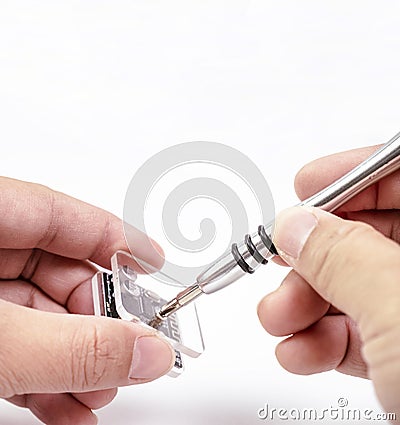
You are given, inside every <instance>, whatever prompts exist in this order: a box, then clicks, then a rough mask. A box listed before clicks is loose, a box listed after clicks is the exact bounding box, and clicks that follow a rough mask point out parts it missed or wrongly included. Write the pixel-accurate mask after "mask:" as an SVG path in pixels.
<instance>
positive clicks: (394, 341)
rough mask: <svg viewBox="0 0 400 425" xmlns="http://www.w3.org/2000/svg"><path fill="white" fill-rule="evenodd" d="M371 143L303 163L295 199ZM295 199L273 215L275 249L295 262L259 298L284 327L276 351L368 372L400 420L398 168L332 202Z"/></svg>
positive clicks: (296, 369)
mask: <svg viewBox="0 0 400 425" xmlns="http://www.w3.org/2000/svg"><path fill="white" fill-rule="evenodd" d="M376 149H377V147H368V148H363V149H356V150H352V151H348V152H343V153H339V154H335V155H331V156H328V157H324V158H321V159H318V160H316V161H314V162H312V163H310V164H308V165H307V166H305V167H304V168H303V169H302V170H300V172H299V173H298V175H297V176H296V179H295V188H296V192H297V194H298V196H299V197H300V199H305V198H307V197H308V196H310V195H312V194H314V193H316V192H317V191H319V190H320V189H322V188H323V187H325V186H327V185H328V184H330V183H331V182H332V181H334V180H335V179H337V178H338V177H340V176H342V175H343V174H345V173H346V172H347V171H349V170H350V169H351V168H353V167H354V166H355V165H357V164H359V163H360V162H361V161H362V160H364V159H365V158H366V157H367V156H369V155H370V154H371V153H372V152H373V151H375V150H376ZM335 214H336V215H333V214H329V213H326V212H324V211H321V210H319V209H316V208H306V207H294V208H290V209H288V210H285V211H283V212H282V213H281V214H279V215H278V217H277V219H276V225H275V231H274V236H273V241H274V244H275V245H276V247H277V249H278V252H279V255H280V258H281V259H283V260H284V261H285V262H286V263H287V264H288V265H290V266H291V267H292V268H293V270H292V271H290V272H289V274H288V275H287V277H286V278H285V279H284V281H283V282H282V285H281V286H280V287H279V288H278V289H277V290H276V291H275V292H273V293H271V294H269V295H267V296H266V297H265V298H263V299H262V300H261V302H260V303H259V306H258V315H259V318H260V321H261V323H262V325H263V327H264V328H265V329H266V330H267V331H268V332H269V333H270V334H272V335H276V336H289V335H290V336H289V337H288V338H287V339H285V340H283V341H282V342H280V343H279V344H278V346H277V349H276V356H277V358H278V360H279V362H280V364H281V365H282V366H283V367H284V368H285V369H287V370H289V371H290V372H293V373H297V374H303V375H307V374H313V373H318V372H323V371H327V370H331V369H336V370H338V371H339V372H342V373H346V374H350V375H354V376H360V377H364V378H370V379H371V380H372V381H373V384H374V387H375V391H376V394H377V396H378V398H379V400H380V402H381V404H382V406H383V408H384V409H385V410H386V411H387V412H393V413H395V414H396V416H397V418H398V419H397V420H398V421H399V420H400V344H399V343H398V341H399V340H400V246H399V242H400V172H399V171H397V172H395V173H393V174H391V175H390V176H388V177H386V178H384V179H382V180H381V181H379V182H378V183H377V184H375V185H373V186H371V187H369V188H368V189H366V190H364V191H363V192H361V193H360V194H359V195H357V196H356V197H355V198H353V199H351V200H350V201H348V202H347V203H346V204H344V205H343V206H342V207H340V209H338V210H337V211H336V212H335Z"/></svg>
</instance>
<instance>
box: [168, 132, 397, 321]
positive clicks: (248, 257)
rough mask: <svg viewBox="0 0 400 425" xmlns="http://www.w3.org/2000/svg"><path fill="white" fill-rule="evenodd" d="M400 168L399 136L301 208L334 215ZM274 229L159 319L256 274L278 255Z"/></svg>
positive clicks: (230, 255) (204, 276) (226, 258)
mask: <svg viewBox="0 0 400 425" xmlns="http://www.w3.org/2000/svg"><path fill="white" fill-rule="evenodd" d="M399 168H400V133H398V134H396V136H394V137H393V138H392V139H391V140H389V142H387V143H386V144H385V145H383V146H382V148H380V149H379V150H377V151H376V152H375V153H373V154H372V155H371V156H370V157H368V158H367V159H366V160H365V161H364V162H362V163H361V164H360V165H358V166H357V167H355V168H353V169H352V170H351V171H349V172H348V173H347V174H345V175H344V176H343V177H341V178H339V179H338V180H336V181H335V182H333V183H332V184H331V185H329V186H327V187H326V188H325V189H323V190H321V191H320V192H318V193H316V194H315V195H313V196H311V197H309V198H308V199H306V200H305V201H303V202H301V203H300V204H298V205H299V206H310V207H319V208H321V209H323V210H325V211H329V212H333V211H335V210H336V209H337V208H339V207H340V206H341V205H343V204H344V203H345V202H346V201H348V200H349V199H351V198H352V197H354V196H355V195H357V194H358V193H359V192H361V191H362V190H364V189H365V188H367V187H368V186H370V185H372V184H373V183H375V182H377V181H378V180H380V179H381V178H383V177H385V176H387V175H388V174H390V173H392V172H394V171H395V170H397V169H399ZM272 229H273V223H269V224H267V225H265V226H260V227H259V228H258V232H256V233H254V234H252V235H246V238H245V240H244V241H243V242H241V243H240V244H233V245H232V248H231V250H230V251H228V252H226V253H225V254H224V255H222V256H221V257H220V258H218V259H217V260H216V261H215V262H214V263H213V264H212V265H211V266H209V267H208V268H207V269H206V270H204V271H203V272H202V273H201V274H200V275H199V276H198V277H197V279H196V283H195V284H194V285H192V286H190V287H189V288H187V289H186V290H185V291H183V292H181V293H180V294H178V295H177V296H176V297H175V298H174V299H173V300H172V301H170V302H169V303H167V304H165V305H164V306H163V307H162V309H161V310H160V315H161V312H162V316H163V317H167V315H169V314H172V312H175V311H177V310H178V309H179V308H181V307H183V306H184V305H186V304H188V303H189V302H191V301H192V300H193V299H194V298H197V297H198V296H199V295H200V294H202V293H205V294H211V293H213V292H216V291H219V290H220V289H222V288H225V287H226V286H228V285H230V284H231V283H233V282H234V281H236V280H238V279H239V278H240V277H242V276H244V275H245V274H246V273H253V272H254V271H255V270H256V269H257V268H258V267H259V266H260V264H266V262H267V261H268V260H269V259H270V258H272V257H274V256H275V255H277V252H276V249H275V247H274V245H273V244H272V240H271V238H272V236H271V235H272ZM194 294H195V295H194ZM193 295H194V296H193Z"/></svg>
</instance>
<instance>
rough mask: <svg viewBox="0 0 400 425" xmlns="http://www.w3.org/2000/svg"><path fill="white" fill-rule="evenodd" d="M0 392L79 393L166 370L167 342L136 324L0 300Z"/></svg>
mask: <svg viewBox="0 0 400 425" xmlns="http://www.w3.org/2000/svg"><path fill="white" fill-rule="evenodd" d="M0 312H1V314H0V334H1V335H2V342H1V345H0V397H2V398H8V397H11V396H13V395H15V394H26V393H62V392H83V391H91V390H99V389H104V388H112V387H118V386H123V385H130V384H136V383H140V382H147V381H150V380H153V379H156V378H158V377H160V376H161V375H163V374H164V373H166V372H168V370H169V369H170V368H171V367H172V364H173V361H174V351H173V349H172V347H171V346H170V345H169V344H168V343H167V342H166V341H165V340H163V339H162V338H160V337H158V336H156V335H155V333H152V332H151V331H148V330H146V329H144V328H142V327H141V326H140V325H138V324H134V323H129V322H125V321H123V320H116V319H109V318H104V317H94V316H79V315H72V314H59V313H48V312H43V311H38V310H34V309H30V308H27V307H21V306H19V305H15V304H11V303H8V302H6V301H0Z"/></svg>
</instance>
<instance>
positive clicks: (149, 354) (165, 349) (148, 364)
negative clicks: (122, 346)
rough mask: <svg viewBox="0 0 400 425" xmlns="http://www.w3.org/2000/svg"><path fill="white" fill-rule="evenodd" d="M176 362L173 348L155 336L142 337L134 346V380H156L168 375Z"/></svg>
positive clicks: (130, 374) (131, 371)
mask: <svg viewBox="0 0 400 425" xmlns="http://www.w3.org/2000/svg"><path fill="white" fill-rule="evenodd" d="M173 362H174V354H173V350H172V347H171V346H170V345H169V344H168V343H167V342H166V341H163V340H162V339H161V338H159V337H157V336H154V335H146V336H140V337H138V338H137V339H136V341H135V345H134V346H133V358H132V366H131V370H130V373H129V377H130V378H132V379H135V378H139V379H156V378H159V377H160V376H162V375H164V374H165V373H167V372H168V371H169V370H170V369H171V367H172V365H173Z"/></svg>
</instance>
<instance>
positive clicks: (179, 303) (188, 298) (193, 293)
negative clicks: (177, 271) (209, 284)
mask: <svg viewBox="0 0 400 425" xmlns="http://www.w3.org/2000/svg"><path fill="white" fill-rule="evenodd" d="M202 293H203V291H202V290H201V288H200V287H199V286H198V285H196V284H195V285H192V286H189V287H188V288H186V289H185V290H184V291H182V292H180V293H179V294H178V295H177V296H176V297H175V298H174V299H173V300H171V301H169V302H167V303H166V304H164V305H163V306H162V307H161V309H160V311H159V312H158V313H157V314H156V318H157V317H158V318H159V319H161V320H164V319H166V318H167V317H168V316H170V315H171V314H173V313H175V312H176V311H177V310H179V309H180V308H181V307H183V306H184V305H186V304H189V303H190V302H192V301H193V300H194V299H195V298H197V297H198V296H200V295H201V294H202ZM156 318H155V320H156ZM152 323H157V320H156V321H155V322H152Z"/></svg>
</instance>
